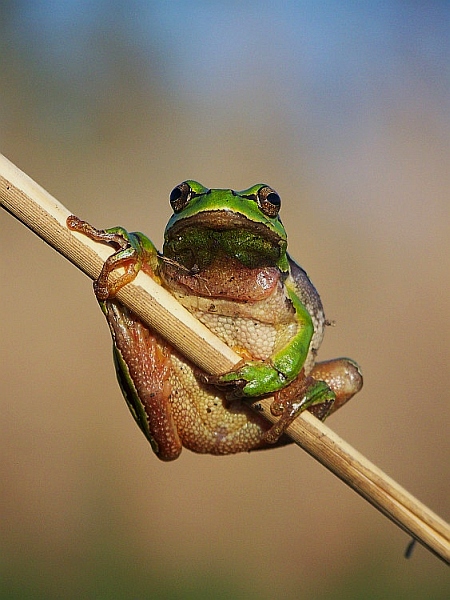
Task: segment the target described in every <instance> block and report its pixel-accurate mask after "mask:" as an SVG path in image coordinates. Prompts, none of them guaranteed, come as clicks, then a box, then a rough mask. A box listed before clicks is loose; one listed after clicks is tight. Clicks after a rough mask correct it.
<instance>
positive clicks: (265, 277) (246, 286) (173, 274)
mask: <svg viewBox="0 0 450 600" xmlns="http://www.w3.org/2000/svg"><path fill="white" fill-rule="evenodd" d="M162 274H163V279H164V281H165V285H166V287H168V288H169V289H170V290H172V291H174V292H178V293H181V294H183V295H184V294H187V295H190V296H191V295H193V296H203V297H205V298H223V299H227V300H235V301H238V302H257V301H259V300H263V299H264V298H267V297H269V296H270V294H272V292H273V291H274V290H275V288H276V286H277V284H278V283H279V282H281V273H280V270H279V269H278V268H277V267H270V266H265V267H258V268H253V269H252V268H249V267H245V266H244V265H243V264H242V263H240V262H239V261H238V260H236V259H235V258H229V257H221V258H220V259H216V260H214V261H213V262H212V263H211V264H210V265H208V267H207V268H206V269H203V270H202V271H201V272H200V273H195V274H192V273H190V272H189V271H187V270H186V269H184V268H182V267H180V266H179V265H177V264H176V263H173V262H171V261H169V262H165V263H164V266H163V269H162Z"/></svg>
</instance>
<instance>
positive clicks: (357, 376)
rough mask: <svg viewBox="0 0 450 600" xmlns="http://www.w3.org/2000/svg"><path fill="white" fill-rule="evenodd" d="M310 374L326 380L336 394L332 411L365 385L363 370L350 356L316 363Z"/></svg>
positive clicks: (317, 378) (315, 377)
mask: <svg viewBox="0 0 450 600" xmlns="http://www.w3.org/2000/svg"><path fill="white" fill-rule="evenodd" d="M310 374H311V375H312V376H313V377H314V379H316V380H321V381H325V383H327V384H328V385H329V386H330V388H331V389H332V390H333V392H334V393H335V394H336V400H335V401H334V404H333V407H332V409H331V413H333V412H335V411H336V410H337V409H338V408H340V407H341V406H343V405H344V404H345V403H346V402H348V400H350V398H352V397H353V396H354V395H355V394H356V393H357V392H359V390H360V389H361V388H362V385H363V378H362V374H361V371H360V369H359V367H358V365H357V364H356V363H355V362H354V361H353V360H351V359H350V358H336V359H334V360H328V361H325V362H320V363H316V365H315V366H314V368H313V369H312V371H311V373H310Z"/></svg>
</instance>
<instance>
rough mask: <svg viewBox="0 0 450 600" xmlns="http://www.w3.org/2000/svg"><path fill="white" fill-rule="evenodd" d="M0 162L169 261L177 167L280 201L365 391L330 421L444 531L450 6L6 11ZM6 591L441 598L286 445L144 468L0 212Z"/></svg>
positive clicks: (102, 376)
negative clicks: (136, 233) (269, 192)
mask: <svg viewBox="0 0 450 600" xmlns="http://www.w3.org/2000/svg"><path fill="white" fill-rule="evenodd" d="M0 10H1V18H0V81H1V85H0V141H1V147H0V151H1V152H2V153H4V154H5V155H6V156H7V157H8V158H9V159H10V160H12V161H13V162H14V163H15V164H17V165H18V166H19V167H20V168H21V169H23V170H24V171H25V172H27V173H28V174H29V175H30V176H31V177H33V178H34V179H35V180H36V181H37V182H39V183H40V184H41V185H42V186H43V187H45V188H46V189H47V190H48V191H49V192H51V193H52V194H53V195H54V196H56V197H57V198H58V199H59V200H60V201H61V202H62V203H63V204H65V205H66V206H67V208H69V210H71V211H73V212H74V213H75V214H77V215H79V216H80V217H82V218H84V219H87V220H89V221H90V222H91V223H93V224H95V225H97V226H99V227H109V226H114V225H119V224H120V225H123V226H124V227H126V228H127V229H129V230H135V229H139V230H142V231H144V232H145V233H147V234H148V235H149V236H150V237H151V238H152V239H153V241H155V243H156V244H157V245H158V246H160V245H161V240H162V233H163V230H164V226H165V223H166V221H167V220H168V218H169V216H170V209H169V204H168V195H169V193H170V191H171V189H172V188H173V187H174V186H175V185H176V184H178V183H179V182H180V181H182V180H184V179H186V178H193V179H197V180H199V181H201V182H202V183H203V184H204V185H206V186H210V187H232V188H234V189H243V188H245V187H248V186H250V185H252V184H253V183H256V182H259V181H262V182H266V183H268V184H270V185H271V186H273V187H274V188H275V189H276V190H277V191H278V192H279V193H280V195H281V197H282V200H283V208H282V218H283V221H284V223H285V225H286V228H287V230H288V235H289V246H290V251H291V254H292V255H293V256H294V257H295V258H296V259H297V260H298V261H299V262H300V264H302V265H303V266H304V267H305V268H306V269H307V271H308V273H309V274H310V275H311V277H312V279H313V281H314V283H315V284H316V286H317V287H318V289H319V291H320V293H321V296H322V299H323V302H324V304H325V308H326V312H327V317H328V318H329V319H333V320H335V321H336V324H337V325H336V327H335V328H329V329H328V331H327V336H326V339H325V342H324V344H323V346H322V349H321V353H320V358H322V359H326V358H331V357H336V356H341V355H348V356H351V357H353V358H355V359H356V360H358V362H359V363H360V364H361V365H362V367H363V371H364V375H365V387H364V389H363V391H362V392H361V394H360V395H359V396H357V397H356V398H355V399H354V400H353V401H352V402H351V403H350V404H349V405H348V406H347V407H346V408H345V409H343V410H342V411H341V412H340V413H338V414H336V415H335V416H333V418H332V420H330V421H329V422H328V423H329V425H330V426H331V427H332V428H333V429H334V430H335V431H336V432H337V433H338V434H339V435H341V436H342V437H343V438H344V439H346V440H347V441H348V442H349V443H350V444H352V445H353V446H354V447H356V448H357V449H358V450H359V451H360V452H362V453H363V454H364V455H366V456H367V457H368V458H369V459H370V460H372V461H373V462H375V463H376V464H377V465H378V466H379V467H380V468H381V469H383V470H385V471H386V472H387V473H388V474H389V475H391V476H392V477H393V478H394V479H396V480H397V481H398V482H399V483H401V484H402V485H403V486H405V487H406V488H407V489H408V490H409V491H410V492H411V493H413V494H414V495H416V496H417V497H418V498H419V499H420V500H421V501H423V502H424V503H425V504H427V505H428V506H429V507H430V508H432V509H433V510H434V511H435V512H437V513H438V514H440V515H441V516H442V517H443V518H445V519H446V520H448V519H449V518H450V506H449V492H450V468H449V455H450V436H449V416H450V409H449V406H450V404H449V392H448V388H449V384H448V380H447V377H448V364H449V359H450V342H449V339H450V326H449V325H450V318H449V294H450V277H449V266H450V259H449V256H450V236H449V223H450V219H449V216H450V215H449V212H450V211H449V188H450V185H449V184H450V168H449V165H450V160H449V158H450V152H449V151H450V105H449V98H450V94H449V92H450V88H449V84H450V67H449V65H450V60H449V59H450V52H449V51H450V41H449V40H450V38H449V35H448V32H449V30H450V29H449V27H450V5H449V4H448V3H441V2H429V3H402V2H393V1H390V2H383V3H371V5H370V6H369V4H368V3H361V4H358V3H351V2H327V3H322V2H319V3H315V2H305V3H298V4H296V3H290V2H288V3H286V2H281V1H275V2H271V3H270V6H269V3H266V2H262V3H242V4H241V3H235V2H231V1H229V2H215V1H213V2H210V3H204V4H203V3H198V2H194V1H185V2H177V3H165V2H158V1H156V2H144V1H140V2H139V1H133V2H115V3H114V2H113V3H108V2H104V3H102V2H94V3H76V2H63V3H60V4H59V5H55V4H54V3H50V2H43V1H40V2H16V3H10V2H3V3H0ZM0 228H1V255H0V256H1V282H2V283H1V285H2V293H1V308H2V310H1V313H2V318H1V332H0V335H1V365H2V369H1V370H2V385H1V390H2V392H1V418H0V428H1V429H0V436H1V437H0V455H1V473H2V476H1V480H2V485H1V494H0V507H1V508H0V511H1V512H0V518H1V521H0V522H1V530H0V569H1V571H0V597H2V598H158V599H159V598H212V597H214V598H263V599H272V598H280V597H282V598H286V599H291V598H292V599H294V598H305V599H319V600H320V599H325V598H326V599H328V598H330V599H336V598H341V597H342V598H365V599H367V598H394V599H396V598H408V599H411V598H420V599H422V598H430V599H433V600H434V599H436V598H448V597H450V577H449V571H448V568H447V567H445V565H444V564H443V563H442V562H440V561H439V560H438V559H437V558H436V557H434V556H433V555H431V554H430V553H429V552H427V551H426V550H425V549H423V548H422V547H420V546H416V548H415V551H414V553H413V555H412V557H411V558H410V559H409V560H406V559H405V558H404V557H403V552H404V550H405V548H406V546H407V544H408V542H409V539H408V537H407V536H406V535H405V534H404V533H403V532H402V531H401V530H399V529H398V528H397V527H396V526H395V525H393V524H392V523H390V522H389V521H388V520H387V519H385V518H384V517H383V516H381V515H380V514H379V513H378V512H376V511H375V509H373V508H372V507H371V506H370V505H369V504H367V503H366V502H365V501H363V500H362V499H361V498H359V497H358V496H357V495H356V494H355V493H354V492H352V491H350V490H349V489H347V488H346V486H344V485H343V484H342V483H340V482H339V481H338V480H337V479H336V478H335V477H333V475H331V474H330V473H328V472H327V471H326V470H325V469H324V468H323V467H321V466H320V465H318V464H317V463H316V462H315V461H313V460H312V459H311V458H310V457H308V456H307V455H306V454H305V453H303V452H302V451H301V450H299V449H298V448H295V447H293V448H285V449H280V450H277V451H273V452H272V451H271V452H264V453H254V454H250V455H239V456H231V457H223V458H216V457H209V456H197V455H194V454H191V453H189V452H188V451H184V452H183V453H182V456H181V458H180V459H179V460H177V461H176V462H174V463H172V464H164V463H161V462H159V461H158V460H157V459H156V458H155V456H154V455H153V454H152V452H151V449H150V446H149V445H148V444H147V442H146V441H145V439H144V437H143V436H142V434H141V433H140V432H139V431H138V429H137V428H136V426H135V425H134V423H133V422H132V419H131V416H130V415H129V413H128V409H127V408H126V405H125V402H124V401H123V400H122V397H121V394H120V392H119V389H118V386H117V384H116V381H115V377H114V372H113V366H112V360H111V356H110V340H109V334H108V331H107V327H106V324H105V322H104V320H103V318H102V315H101V313H100V311H99V309H98V308H97V305H96V302H95V300H94V297H93V294H92V289H91V283H90V282H89V281H88V280H87V279H86V278H84V277H83V276H82V275H81V274H80V273H79V272H77V271H76V270H75V269H74V268H73V267H72V266H71V265H70V264H68V263H66V262H65V261H64V260H63V259H62V258H61V257H60V256H58V255H57V254H56V253H55V252H53V251H52V250H51V249H50V248H49V247H47V246H46V245H45V244H44V243H43V242H41V241H40V240H39V239H37V238H36V237H35V236H34V235H33V234H31V233H30V232H29V231H28V230H26V229H25V228H24V227H23V226H22V225H20V224H19V223H17V222H15V220H14V219H13V218H12V217H10V216H9V215H8V214H6V213H5V212H0Z"/></svg>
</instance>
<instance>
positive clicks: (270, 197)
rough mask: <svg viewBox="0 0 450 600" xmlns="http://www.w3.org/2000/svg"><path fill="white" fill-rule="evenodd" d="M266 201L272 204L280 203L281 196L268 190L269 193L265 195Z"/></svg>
mask: <svg viewBox="0 0 450 600" xmlns="http://www.w3.org/2000/svg"><path fill="white" fill-rule="evenodd" d="M266 201H267V202H270V204H273V205H274V206H280V205H281V198H280V196H279V195H278V194H276V193H275V192H270V194H268V195H267V198H266Z"/></svg>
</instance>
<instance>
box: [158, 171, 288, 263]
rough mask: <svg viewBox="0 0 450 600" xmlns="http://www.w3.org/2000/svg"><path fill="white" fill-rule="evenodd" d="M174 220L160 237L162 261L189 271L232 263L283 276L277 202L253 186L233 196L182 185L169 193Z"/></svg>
mask: <svg viewBox="0 0 450 600" xmlns="http://www.w3.org/2000/svg"><path fill="white" fill-rule="evenodd" d="M170 203H171V205H172V208H173V211H174V214H173V215H172V217H171V219H170V220H169V222H168V224H167V227H166V231H165V234H164V252H163V253H164V256H165V257H167V258H169V259H171V260H173V261H175V262H176V263H178V264H180V265H182V266H183V267H184V268H185V269H187V270H189V271H191V272H192V271H197V272H201V271H203V270H204V269H205V268H208V266H209V265H210V264H211V263H213V262H214V261H215V259H218V260H219V263H221V264H223V263H224V259H225V260H226V259H232V260H233V261H237V262H238V263H240V264H242V265H243V266H244V267H246V268H250V269H255V268H261V267H277V268H278V269H279V270H280V271H281V272H282V273H287V272H288V269H289V267H288V261H287V256H286V247H287V237H286V231H285V229H284V227H283V225H282V223H281V220H280V218H279V216H278V213H279V210H280V205H281V200H280V196H279V195H278V194H277V192H275V191H274V190H273V189H272V188H270V187H269V186H267V185H265V184H262V183H260V184H257V185H254V186H252V187H251V188H248V189H247V190H243V191H240V192H236V191H234V190H229V189H208V188H205V187H204V186H203V185H201V184H200V183H197V182H196V181H191V180H189V181H185V182H183V183H181V184H180V185H178V186H177V187H176V188H174V189H173V190H172V193H171V194H170Z"/></svg>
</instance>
